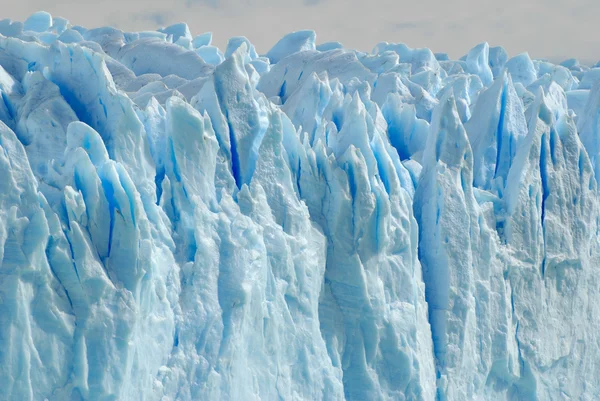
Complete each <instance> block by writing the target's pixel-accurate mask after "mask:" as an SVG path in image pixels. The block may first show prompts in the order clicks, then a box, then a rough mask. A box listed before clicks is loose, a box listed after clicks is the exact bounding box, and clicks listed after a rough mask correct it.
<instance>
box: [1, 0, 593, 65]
mask: <svg viewBox="0 0 600 401" xmlns="http://www.w3.org/2000/svg"><path fill="white" fill-rule="evenodd" d="M38 10H45V11H48V12H50V13H51V14H53V15H56V16H63V17H65V18H67V19H69V20H70V21H71V22H72V23H73V24H78V25H83V26H86V27H97V26H103V25H114V26H117V27H118V28H120V29H123V30H129V31H134V30H144V29H146V30H147V29H156V28H157V27H159V26H163V25H167V24H171V23H175V22H181V21H184V22H187V23H188V25H189V26H190V29H191V30H192V32H194V33H195V34H200V33H203V32H206V31H212V32H213V34H214V38H215V43H216V44H217V45H218V46H220V47H222V48H224V47H225V45H226V43H227V39H228V38H229V37H232V36H237V35H243V36H246V37H248V38H249V39H250V41H251V42H252V43H254V45H255V46H256V48H257V49H258V51H259V52H260V53H266V52H267V51H268V50H269V48H270V47H271V46H272V45H273V44H275V42H276V41H277V40H278V39H279V38H280V37H281V36H283V35H284V34H285V33H288V32H290V31H294V30H299V29H314V30H315V31H316V32H317V40H318V42H320V43H322V42H326V41H340V42H342V43H343V44H344V45H345V46H347V47H351V48H356V49H359V50H363V51H370V50H371V49H372V48H373V47H374V46H375V45H376V44H377V43H378V42H380V41H388V42H404V43H406V44H408V45H409V46H412V47H430V48H431V49H432V50H433V51H435V52H447V53H449V54H450V55H451V56H452V57H460V56H461V55H463V54H464V53H466V52H467V51H468V50H469V48H471V47H473V46H474V45H476V44H477V43H480V42H483V41H487V42H488V43H490V45H492V46H496V45H501V46H504V47H505V48H506V49H507V51H508V52H509V54H511V55H515V54H518V53H520V52H523V51H528V52H529V53H530V54H531V55H532V57H541V58H551V59H553V60H559V59H564V58H567V57H577V58H579V59H580V60H583V61H586V62H588V63H589V62H595V61H597V60H598V59H600V52H599V51H598V49H600V35H598V32H599V31H598V28H597V16H598V15H600V1H598V0H505V1H503V2H498V1H490V0H411V1H405V0H370V1H364V0H361V1H359V0H287V1H286V0H280V1H276V0H242V1H234V0H171V1H154V0H127V1H125V0H104V1H101V2H100V1H92V0H25V1H14V2H10V4H9V5H4V6H3V7H2V11H1V13H0V18H12V19H14V20H21V21H23V20H24V19H25V18H27V16H28V15H30V14H31V13H33V12H35V11H38Z"/></svg>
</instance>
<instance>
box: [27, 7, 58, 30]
mask: <svg viewBox="0 0 600 401" xmlns="http://www.w3.org/2000/svg"><path fill="white" fill-rule="evenodd" d="M51 26H52V16H51V15H50V14H49V13H47V12H45V11H38V12H37V13H33V14H31V16H30V17H29V18H27V19H26V20H25V24H24V27H23V28H24V29H25V30H26V31H33V32H46V31H47V30H48V29H50V27H51Z"/></svg>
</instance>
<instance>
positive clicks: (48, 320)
mask: <svg viewBox="0 0 600 401" xmlns="http://www.w3.org/2000/svg"><path fill="white" fill-rule="evenodd" d="M211 41H212V34H210V33H204V34H201V35H198V36H194V35H193V34H192V33H191V32H190V30H189V28H188V26H187V25H185V24H176V25H172V26H169V27H166V28H163V29H160V30H159V31H156V32H122V31H120V30H117V29H114V28H108V27H104V28H96V29H91V30H87V29H85V28H83V27H79V26H73V25H71V24H70V23H69V22H68V21H66V20H64V19H62V18H53V17H52V16H50V15H49V14H47V13H44V12H40V13H36V14H34V15H32V16H31V17H30V18H28V19H27V20H26V21H25V22H24V23H20V22H12V21H10V20H4V21H0V95H1V96H0V345H1V346H0V389H1V391H0V400H32V401H33V400H35V401H37V400H56V401H63V400H71V401H78V400H105V401H106V400H128V401H129V400H131V401H135V400H140V401H141V400H157V401H158V400H160V401H169V400H171V401H174V400H181V401H185V400H306V401H309V400H311V401H312V400H357V401H358V400H360V401H362V400H382V401H383V400H386V401H387V400H405V401H406V400H422V401H429V400H439V401H463V400H482V401H483V400H490V401H492V400H522V401H525V400H539V401H542V400H590V401H591V400H597V399H600V384H599V380H598V378H599V377H600V320H599V319H598V316H600V287H599V286H600V279H599V278H598V277H599V274H598V273H599V270H598V266H599V265H600V248H599V245H600V242H599V239H600V237H599V235H600V231H599V230H600V209H599V202H598V200H599V194H598V180H597V177H598V176H599V174H600V125H599V121H600V72H599V71H600V69H599V68H598V67H596V68H591V69H590V68H588V67H585V66H582V65H580V64H579V63H578V62H577V61H576V60H567V61H565V62H564V63H562V65H554V64H552V63H549V62H547V61H542V60H532V59H531V58H530V57H529V56H528V55H527V54H521V55H517V56H514V57H512V58H511V57H509V56H508V55H507V53H506V51H504V49H502V48H501V47H489V46H488V44H487V43H482V44H480V45H478V46H476V47H474V48H473V49H472V50H471V51H469V52H468V54H467V55H465V56H464V57H463V58H461V59H460V60H450V59H449V57H448V56H447V55H445V54H441V53H440V54H434V53H432V52H431V51H430V50H429V49H412V48H410V47H408V46H406V45H404V44H393V43H385V42H384V43H380V44H378V45H377V46H376V47H375V50H374V51H373V52H372V53H371V54H366V53H361V52H357V51H353V50H349V49H346V48H344V47H343V45H342V44H341V43H338V42H329V43H325V44H320V45H319V44H317V41H316V35H315V33H314V32H312V31H300V32H294V33H291V34H289V35H287V36H285V37H284V38H282V39H281V40H280V41H279V42H277V44H276V45H275V46H274V47H273V48H272V49H271V50H270V51H268V52H267V53H266V54H265V55H261V54H259V53H258V52H257V51H256V49H255V48H254V46H252V44H251V43H250V42H249V41H248V39H247V38H245V37H235V38H232V39H231V40H230V41H229V44H228V46H227V48H226V49H224V50H220V49H218V48H217V47H214V46H212V45H211Z"/></svg>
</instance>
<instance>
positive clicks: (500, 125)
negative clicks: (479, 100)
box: [494, 83, 510, 177]
mask: <svg viewBox="0 0 600 401" xmlns="http://www.w3.org/2000/svg"><path fill="white" fill-rule="evenodd" d="M507 91H508V88H507V84H506V83H504V87H503V88H502V95H501V98H500V118H499V119H498V126H497V127H496V143H497V146H496V166H495V167H494V177H496V176H497V174H498V165H499V164H500V156H501V154H502V145H503V144H502V129H503V127H504V114H505V113H506V92H507ZM509 146H510V144H509Z"/></svg>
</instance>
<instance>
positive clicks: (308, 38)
mask: <svg viewBox="0 0 600 401" xmlns="http://www.w3.org/2000/svg"><path fill="white" fill-rule="evenodd" d="M316 40H317V34H316V33H315V31H311V30H304V31H297V32H292V33H288V34H287V35H285V36H284V37H283V38H281V39H280V40H279V42H277V43H276V44H275V46H273V48H272V49H271V50H269V52H268V53H267V57H268V58H269V61H271V64H275V63H278V62H279V60H281V59H283V58H285V57H287V56H289V55H291V54H294V53H298V52H301V51H304V50H315V48H316V47H315V41H316Z"/></svg>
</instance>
